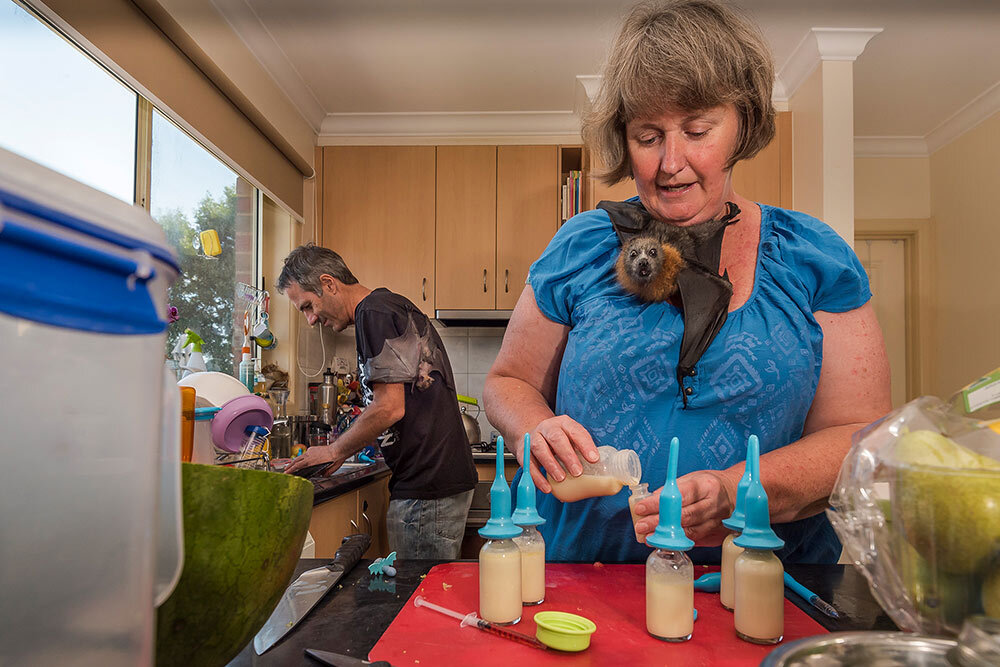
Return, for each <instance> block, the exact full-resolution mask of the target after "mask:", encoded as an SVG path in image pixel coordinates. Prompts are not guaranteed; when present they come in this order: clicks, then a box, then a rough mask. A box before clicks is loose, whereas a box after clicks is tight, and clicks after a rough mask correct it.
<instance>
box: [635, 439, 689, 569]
mask: <svg viewBox="0 0 1000 667" xmlns="http://www.w3.org/2000/svg"><path fill="white" fill-rule="evenodd" d="M679 448H680V441H679V440H678V439H677V438H673V439H671V440H670V464H669V467H668V469H667V481H666V482H665V483H664V484H663V488H662V489H661V490H660V523H659V525H658V526H656V530H655V531H653V534H652V535H649V536H647V537H646V544H648V545H650V546H653V547H656V548H657V549H669V550H670V551H687V550H688V549H690V548H691V547H693V546H694V542H693V541H692V540H691V539H690V538H689V537H688V536H687V535H685V534H684V528H683V527H682V526H681V508H682V506H683V504H684V501H683V498H681V492H680V489H678V488H677V450H678V449H679Z"/></svg>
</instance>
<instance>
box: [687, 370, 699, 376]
mask: <svg viewBox="0 0 1000 667" xmlns="http://www.w3.org/2000/svg"><path fill="white" fill-rule="evenodd" d="M697 374H698V371H697V370H696V369H694V368H692V369H691V370H689V371H688V375H689V376H690V377H694V376H695V375H697Z"/></svg>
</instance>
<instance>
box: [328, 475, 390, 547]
mask: <svg viewBox="0 0 1000 667" xmlns="http://www.w3.org/2000/svg"><path fill="white" fill-rule="evenodd" d="M388 509H389V476H388V475H383V476H382V477H381V478H379V479H376V480H375V481H373V482H369V483H368V484H365V485H364V486H362V487H360V488H358V489H355V490H353V491H348V492H347V493H344V494H342V495H339V496H337V497H336V498H333V499H331V500H327V501H324V502H322V503H320V504H318V505H316V506H315V507H313V511H312V518H311V519H310V520H309V532H310V533H311V534H312V536H313V539H314V540H315V541H316V557H317V558H333V556H334V554H336V553H337V549H338V548H340V542H341V541H342V540H343V539H344V538H345V537H347V536H348V535H352V534H354V533H360V532H365V533H369V534H370V535H371V536H372V545H371V547H370V548H369V549H368V551H366V552H365V555H364V557H365V558H378V557H379V556H385V555H387V553H388V546H389V538H388V535H387V530H386V521H385V515H386V511H387V510H388Z"/></svg>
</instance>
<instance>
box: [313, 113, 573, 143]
mask: <svg viewBox="0 0 1000 667" xmlns="http://www.w3.org/2000/svg"><path fill="white" fill-rule="evenodd" d="M579 133H580V117H579V116H578V115H577V114H575V113H574V112H572V111H494V112H490V111H484V112H459V113H455V112H416V113H331V114H327V115H326V118H324V119H323V123H322V125H321V126H320V131H319V136H320V137H321V138H323V137H352V136H388V137H421V136H441V135H447V136H456V137H462V136H497V137H503V136H511V135H514V136H538V135H546V136H547V135H578V134H579Z"/></svg>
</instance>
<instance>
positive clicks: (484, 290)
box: [483, 269, 486, 294]
mask: <svg viewBox="0 0 1000 667" xmlns="http://www.w3.org/2000/svg"><path fill="white" fill-rule="evenodd" d="M485 293H486V269H483V294H485Z"/></svg>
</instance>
